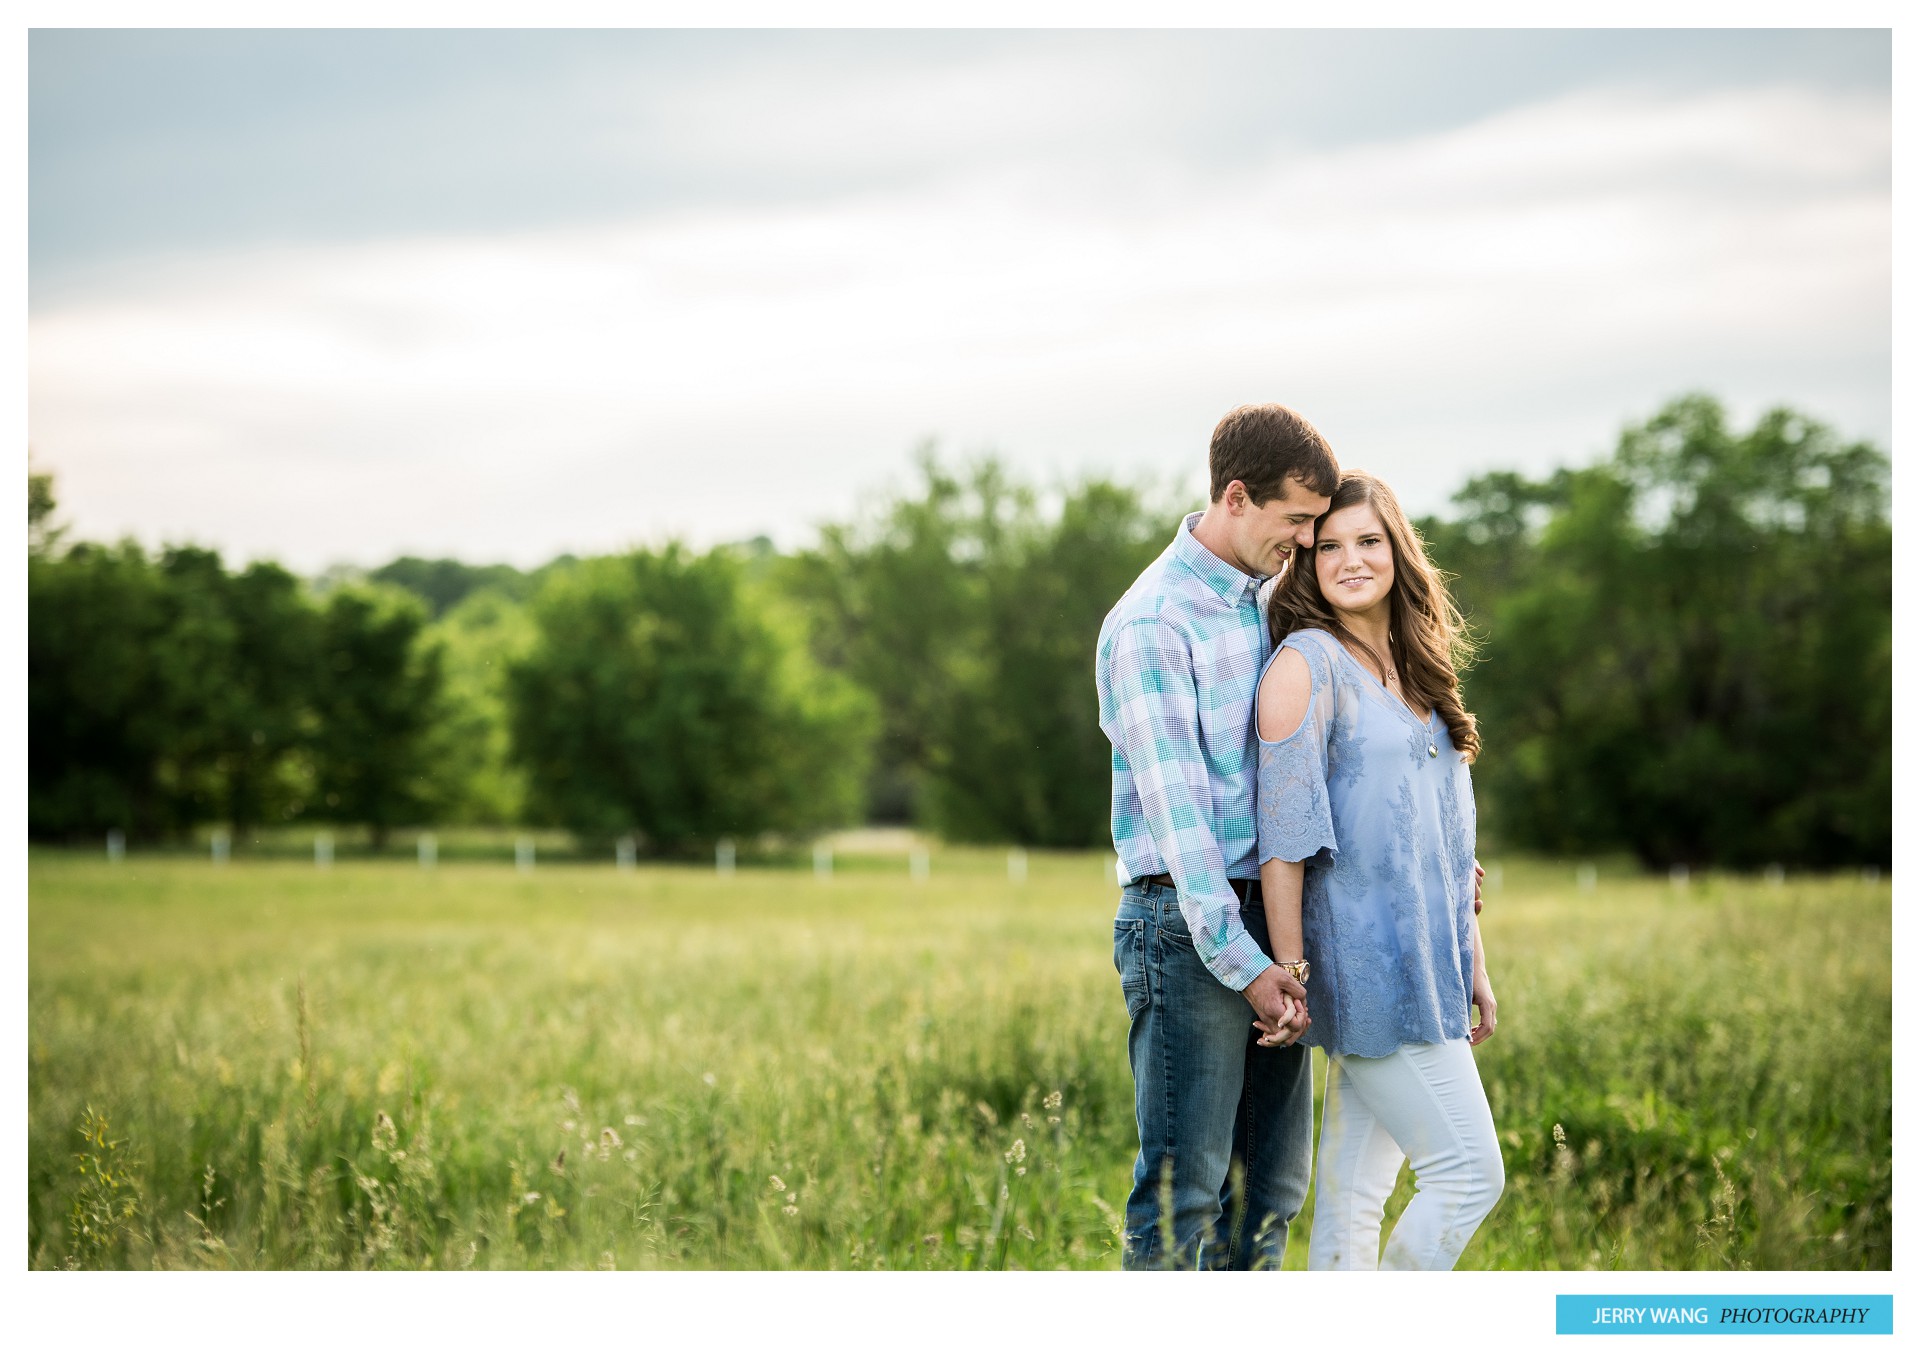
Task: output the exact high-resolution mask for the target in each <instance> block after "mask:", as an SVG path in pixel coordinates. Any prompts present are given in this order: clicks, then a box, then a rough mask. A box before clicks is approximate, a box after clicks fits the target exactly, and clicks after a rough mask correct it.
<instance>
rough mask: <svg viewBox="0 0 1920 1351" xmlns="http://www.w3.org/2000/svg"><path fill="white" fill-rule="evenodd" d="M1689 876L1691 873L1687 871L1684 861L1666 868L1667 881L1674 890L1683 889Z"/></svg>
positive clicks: (1685, 887)
mask: <svg viewBox="0 0 1920 1351" xmlns="http://www.w3.org/2000/svg"><path fill="white" fill-rule="evenodd" d="M1691 877H1692V874H1691V873H1689V872H1688V871H1687V865H1686V864H1684V863H1676V864H1674V865H1673V866H1672V867H1671V868H1669V869H1667V881H1668V882H1669V883H1671V884H1672V886H1673V888H1674V890H1676V891H1685V890H1686V889H1687V882H1688V881H1689V880H1690V879H1691Z"/></svg>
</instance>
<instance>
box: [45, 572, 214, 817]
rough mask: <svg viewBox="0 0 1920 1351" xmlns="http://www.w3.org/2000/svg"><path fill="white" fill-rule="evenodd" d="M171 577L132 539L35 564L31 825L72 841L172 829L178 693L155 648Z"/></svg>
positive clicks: (162, 626) (163, 622)
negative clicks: (171, 766) (168, 770)
mask: <svg viewBox="0 0 1920 1351" xmlns="http://www.w3.org/2000/svg"><path fill="white" fill-rule="evenodd" d="M168 609H169V606H168V598H167V595H166V583H165V579H164V578H162V577H161V576H160V574H159V573H158V572H157V570H156V569H155V568H154V567H153V566H152V565H151V564H150V563H149V562H148V561H147V559H146V556H145V555H144V554H143V553H142V552H141V551H140V549H139V547H138V546H137V545H135V544H133V543H131V542H128V543H124V544H120V545H117V546H113V547H103V546H100V545H93V544H78V545H75V546H74V547H73V548H72V549H70V550H68V551H67V552H66V553H65V554H63V555H61V556H59V557H57V558H56V557H52V556H49V555H46V554H42V553H38V552H35V553H31V554H29V556H28V559H27V829H28V832H29V833H30V834H31V835H33V836H35V837H38V838H50V837H52V838H72V837H77V836H81V835H91V834H97V832H100V831H104V830H108V829H113V828H119V829H123V830H126V831H128V832H129V833H130V834H132V835H134V836H137V837H154V836H158V835H160V834H163V833H165V832H166V831H168V830H170V829H172V828H173V827H175V826H176V825H177V824H178V822H179V818H178V815H177V813H176V810H175V807H176V804H175V803H174V802H173V801H172V799H171V797H170V795H169V794H168V793H167V791H166V790H165V788H164V787H163V785H162V772H161V765H162V761H163V759H164V758H165V757H166V756H167V754H168V749H169V745H170V742H171V740H172V737H173V734H174V732H175V731H176V728H175V725H174V723H173V721H172V719H171V717H170V716H169V710H170V708H172V707H173V706H175V705H177V703H178V700H177V699H176V697H175V696H174V694H173V692H172V691H171V690H170V689H169V688H168V686H167V683H166V681H165V678H164V675H163V673H162V672H161V671H160V670H158V669H157V668H156V666H155V664H154V662H153V660H152V655H151V654H152V651H153V649H154V646H155V644H156V643H157V642H158V641H159V639H160V637H161V635H162V634H163V633H164V632H165V628H166V625H167V622H168Z"/></svg>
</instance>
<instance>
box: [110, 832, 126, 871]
mask: <svg viewBox="0 0 1920 1351" xmlns="http://www.w3.org/2000/svg"><path fill="white" fill-rule="evenodd" d="M126 856H127V832H126V831H124V830H109V831H108V832H107V862H109V863H118V862H119V861H120V860H121V859H123V858H125V857H126Z"/></svg>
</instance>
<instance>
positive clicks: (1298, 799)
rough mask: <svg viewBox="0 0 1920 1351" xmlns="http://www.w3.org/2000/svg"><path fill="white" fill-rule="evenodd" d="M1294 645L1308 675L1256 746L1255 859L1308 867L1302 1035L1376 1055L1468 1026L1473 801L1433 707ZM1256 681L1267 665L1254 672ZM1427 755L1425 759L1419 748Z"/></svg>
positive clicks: (1320, 636)
mask: <svg viewBox="0 0 1920 1351" xmlns="http://www.w3.org/2000/svg"><path fill="white" fill-rule="evenodd" d="M1289 648H1291V649H1292V650H1293V651H1295V652H1298V653H1299V654H1300V655H1301V656H1302V657H1304V658H1306V662H1307V668H1308V669H1309V670H1310V671H1311V672H1312V674H1313V697H1312V702H1311V703H1310V704H1309V706H1308V708H1307V715H1306V717H1305V718H1304V719H1302V720H1301V723H1300V726H1299V728H1298V729H1296V730H1295V731H1294V732H1293V734H1292V735H1291V736H1288V737H1286V738H1284V739H1282V740H1280V741H1267V740H1264V739H1262V740H1261V742H1260V763H1259V774H1258V788H1257V796H1258V814H1259V820H1258V831H1259V844H1260V861H1261V862H1262V863H1265V862H1266V861H1267V860H1268V859H1271V858H1277V859H1284V860H1287V861H1289V862H1294V861H1300V860H1305V861H1306V863H1307V868H1306V885H1305V890H1304V891H1303V893H1302V895H1301V922H1302V927H1303V929H1304V931H1305V938H1306V952H1305V956H1306V959H1307V960H1308V961H1309V962H1311V963H1312V965H1313V972H1312V976H1311V977H1310V979H1309V980H1308V982H1307V1012H1308V1014H1309V1015H1310V1016H1311V1017H1312V1019H1313V1026H1312V1027H1311V1028H1309V1029H1308V1031H1307V1034H1306V1036H1305V1037H1303V1038H1302V1040H1303V1041H1304V1042H1305V1043H1306V1044H1307V1045H1309V1046H1320V1047H1324V1048H1325V1049H1326V1050H1327V1052H1328V1054H1330V1055H1359V1056H1384V1055H1390V1054H1392V1052H1393V1050H1394V1048H1395V1047H1397V1046H1399V1045H1401V1044H1402V1043H1404V1042H1439V1041H1451V1040H1455V1039H1458V1038H1460V1037H1464V1036H1466V1035H1467V1000H1468V996H1469V994H1470V992H1471V991H1472V989H1473V936H1472V930H1471V929H1470V927H1469V921H1470V919H1471V917H1472V911H1473V851H1474V809H1473V781H1472V778H1471V777H1470V775H1469V774H1468V771H1467V762H1466V759H1465V758H1464V757H1463V756H1462V755H1461V754H1460V752H1459V751H1457V750H1455V749H1454V746H1453V741H1452V739H1451V738H1450V737H1449V736H1448V735H1447V725H1446V723H1445V722H1444V721H1443V720H1442V719H1441V718H1440V716H1439V714H1438V713H1434V714H1430V715H1429V716H1428V719H1427V721H1426V723H1424V724H1423V723H1422V722H1421V721H1420V719H1419V718H1417V717H1415V716H1414V714H1413V712H1412V711H1411V710H1410V709H1408V707H1407V706H1406V705H1405V704H1404V703H1402V702H1401V701H1400V700H1399V699H1398V698H1396V697H1395V696H1394V695H1392V694H1391V693H1389V692H1388V690H1387V688H1386V687H1385V686H1384V685H1382V684H1381V683H1380V681H1379V680H1378V679H1377V678H1376V677H1375V676H1374V674H1373V672H1372V671H1371V670H1369V669H1368V668H1367V667H1365V666H1362V665H1361V664H1360V661H1359V659H1358V658H1356V657H1355V656H1353V654H1352V653H1350V652H1348V651H1347V649H1346V648H1345V647H1344V646H1342V645H1341V643H1340V641H1339V640H1338V639H1337V638H1335V637H1334V636H1333V635H1332V634H1330V633H1327V632H1325V631H1323V630H1320V629H1303V630H1301V631H1299V632H1297V633H1292V634H1289V635H1288V636H1287V639H1286V641H1285V642H1284V643H1282V644H1281V645H1280V646H1279V647H1278V648H1277V649H1275V651H1274V653H1273V656H1272V657H1270V658H1269V659H1268V664H1269V665H1271V664H1272V662H1273V661H1274V660H1275V659H1277V658H1278V657H1279V655H1280V653H1281V652H1284V651H1286V650H1288V649H1289ZM1263 674H1264V672H1263ZM1429 745H1431V746H1432V747H1433V748H1434V751H1435V752H1436V753H1435V754H1431V755H1430V754H1429V753H1428V746H1429Z"/></svg>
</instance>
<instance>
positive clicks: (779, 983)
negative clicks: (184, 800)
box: [27, 850, 1892, 1269]
mask: <svg viewBox="0 0 1920 1351" xmlns="http://www.w3.org/2000/svg"><path fill="white" fill-rule="evenodd" d="M1102 866H1103V865H1102V863H1101V861H1100V860H1098V859H1096V858H1095V857H1094V856H1092V855H1074V856H1065V855H1062V856H1047V855H1037V854H1036V855H1034V856H1033V858H1032V859H1031V862H1030V871H1029V875H1028V877H1027V879H1026V881H1025V882H1024V883H1014V882H1011V881H1009V880H1008V876H1007V870H1006V867H1005V863H1004V855H1001V854H997V853H992V852H985V851H983V852H977V853H974V852H967V851H960V850H946V851H938V852H936V853H935V855H934V858H933V870H932V876H931V877H930V878H929V879H928V880H926V881H923V882H917V883H916V882H914V881H911V880H910V879H909V876H908V870H907V866H906V862H905V860H904V858H901V857H891V858H878V857H877V858H868V859H856V860H846V861H843V865H842V866H841V868H840V869H839V870H838V871H837V872H836V873H835V875H834V877H833V878H832V879H831V880H830V881H818V880H816V879H815V878H814V877H813V876H812V875H811V874H810V873H807V872H794V871H775V870H770V869H769V870H760V869H747V868H743V869H742V870H740V871H739V872H737V873H735V874H734V875H733V876H731V877H726V878H722V877H719V876H716V875H715V874H714V873H713V872H712V871H711V870H694V869H677V868H665V867H654V868H641V869H638V870H635V871H632V872H628V873H619V872H616V871H615V870H614V869H613V868H612V867H611V866H610V865H596V866H586V865H582V864H575V865H557V866H546V865H543V866H541V867H540V868H539V869H537V870H536V871H534V872H532V873H530V874H520V873H516V872H515V871H514V870H513V869H512V868H511V867H502V866H500V865H498V864H480V863H458V862H454V863H443V864H442V866H440V867H439V868H438V869H436V870H434V871H432V872H422V871H421V870H419V869H418V868H417V867H415V866H414V865H413V864H412V863H410V862H409V863H405V864H402V863H384V862H373V861H367V862H361V861H352V862H342V863H340V864H337V865H336V866H335V867H333V868H332V869H330V870H326V871H322V870H318V869H315V868H314V867H313V866H311V864H301V863H297V862H293V861H287V860H281V861H273V860H266V861H258V860H256V861H249V860H246V859H244V858H236V859H235V860H234V861H233V862H231V863H229V864H227V865H225V866H223V867H218V868H216V867H214V866H213V865H211V864H209V863H208V862H206V861H205V860H204V859H199V858H192V859H190V858H177V857H176V858H143V857H141V856H139V855H135V856H132V857H130V858H128V859H127V860H125V861H123V862H121V863H119V864H108V863H107V862H105V861H104V860H95V859H92V858H80V857H76V856H70V855H62V854H56V853H36V854H34V855H33V856H32V858H31V860H30V864H29V871H30V919H29V982H28V985H29V1002H28V1010H29V1011H28V1026H29V1052H28V1135H29V1139H28V1158H27V1170H28V1215H27V1225H28V1251H29V1260H30V1262H31V1263H32V1265H33V1266H35V1267H59V1266H66V1265H77V1266H111V1267H122V1266H132V1267H149V1266H155V1267H246V1268H261V1267H270V1268H281V1267H349V1268H357V1267H409V1268H419V1267H435V1268H444V1267H495V1268H498V1267H584V1268H593V1267H619V1268H635V1267H680V1268H684V1267H697V1268H708V1267H718V1268H873V1267H890V1268H919V1267H932V1268H1003V1267H1004V1268H1013V1267H1022V1268H1052V1267H1076V1268H1077V1267H1113V1266H1116V1265H1117V1264H1118V1258H1117V1237H1116V1228H1117V1221H1118V1212H1119V1210H1120V1208H1121V1207H1122V1206H1123V1204H1124V1201H1125V1197H1126V1191H1127V1185H1128V1181H1129V1176H1130V1169H1131V1164H1132V1157H1133V1151H1134V1145H1135V1139H1134V1129H1133V1120H1132V1091H1131V1084H1130V1080H1129V1078H1128V1073H1127V1065H1126V1057H1125V1030H1126V1022H1125V1012H1124V1008H1123V1005H1122V1002H1121V997H1120V992H1119V988H1118V982H1117V979H1116V977H1115V976H1114V972H1113V968H1112V963H1111V943H1110V921H1111V918H1112V913H1113V909H1114V902H1115V899H1116V897H1115V892H1114V889H1113V887H1112V885H1111V883H1110V882H1108V881H1105V880H1103V878H1102V872H1101V869H1102ZM1484 928H1485V932H1486V936H1487V941H1488V948H1489V953H1490V956H1491V966H1492V971H1493V976H1494V984H1495V990H1496V992H1497V993H1498V995H1499V997H1500V1014H1501V1019H1500V1024H1501V1030H1500V1032H1499V1034H1498V1035H1497V1036H1496V1037H1495V1038H1494V1039H1493V1040H1492V1041H1491V1042H1490V1043H1488V1045H1487V1046H1486V1047H1484V1048H1482V1050H1481V1051H1480V1052H1479V1063H1480V1067H1481V1073H1482V1076H1483V1078H1484V1079H1485V1081H1486V1084H1487V1088H1488V1094H1489V1097H1490V1098H1491V1100H1492V1104H1493V1112H1494V1118H1495V1121H1496V1123H1497V1124H1498V1126H1499V1128H1500V1132H1501V1138H1502V1141H1503V1147H1504V1150H1505V1156H1506V1165H1507V1174H1508V1185H1507V1192H1506V1195H1505V1197H1504V1198H1503V1199H1502V1201H1501V1202H1500V1205H1499V1207H1498V1208H1497V1209H1496V1210H1495V1211H1494V1213H1493V1215H1492V1217H1491V1218H1490V1219H1489V1220H1488V1221H1487V1223H1486V1225H1485V1226H1484V1227H1483V1228H1482V1230H1481V1232H1480V1234H1479V1235H1478V1236H1477V1237H1476V1238H1475V1239H1474V1241H1473V1243H1472V1244H1471V1245H1470V1246H1469V1247H1468V1248H1467V1251H1466V1254H1465V1256H1464V1258H1463V1259H1462V1261H1461V1266H1462V1267H1463V1268H1492V1269H1514V1268H1525V1269H1552V1268H1622V1269H1650V1268H1667V1269H1679V1268H1700V1269H1730V1268H1755V1269H1770V1268H1783V1269H1815V1268H1841V1269H1848V1268H1852V1269H1885V1268H1888V1267H1889V1266H1890V1264H1891V1251H1892V1249H1891V1218H1890V1208H1891V1194H1892V1124H1891V1099H1892V1084H1891V1073H1892V1059H1891V1055H1892V1052H1891V1027H1890V1020H1891V979H1892V962H1891V946H1892V943H1891V913H1890V887H1889V884H1888V883H1887V882H1885V881H1878V882H1871V883H1869V882H1864V881H1858V880H1841V879H1825V880H1797V879H1794V880H1788V881H1786V882H1785V883H1784V884H1773V885H1769V884H1767V883H1765V882H1761V881H1755V880H1740V879H1732V878H1721V877H1705V878H1699V877H1697V878H1696V879H1695V880H1694V881H1693V883H1692V885H1690V886H1688V887H1686V888H1684V889H1676V888H1674V887H1672V886H1670V885H1669V883H1668V882H1667V881H1666V880H1664V879H1661V880H1658V881H1654V880H1648V879H1641V878H1637V877H1631V876H1627V875H1625V874H1621V875H1619V876H1613V875H1608V874H1603V875H1602V876H1601V879H1600V881H1599V885H1598V887H1597V888H1595V889H1592V890H1580V889H1577V888H1576V887H1575V885H1574V875H1573V870H1572V868H1571V867H1561V866H1558V865H1556V866H1552V867H1548V866H1546V865H1527V864H1523V863H1521V862H1518V861H1509V862H1507V863H1506V864H1505V865H1504V867H1503V868H1502V869H1501V885H1500V886H1499V888H1498V889H1497V890H1496V891H1494V892H1492V894H1490V896H1489V904H1488V908H1487V913H1486V915H1485V916H1484ZM1316 1059H1318V1057H1317V1056H1316ZM1321 1068H1322V1070H1323V1069H1324V1063H1322V1065H1321ZM1409 1191H1410V1188H1409V1186H1408V1183H1407V1181H1406V1179H1405V1178H1404V1177H1403V1179H1402V1183H1401V1188H1400V1191H1399V1193H1398V1195H1397V1196H1396V1199H1395V1202H1394V1205H1395V1207H1396V1208H1397V1206H1398V1205H1399V1204H1402V1203H1403V1202H1404V1200H1405V1198H1406V1196H1407V1195H1408V1194H1409ZM1306 1232H1307V1226H1306V1223H1305V1220H1304V1219H1303V1220H1302V1221H1301V1222H1298V1223H1296V1226H1295V1229H1294V1242H1293V1244H1292V1245H1291V1247H1290V1248H1289V1250H1288V1254H1287V1263H1286V1264H1287V1265H1288V1266H1289V1267H1296V1266H1300V1265H1302V1264H1304V1261H1305V1257H1306V1241H1305V1236H1306Z"/></svg>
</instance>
